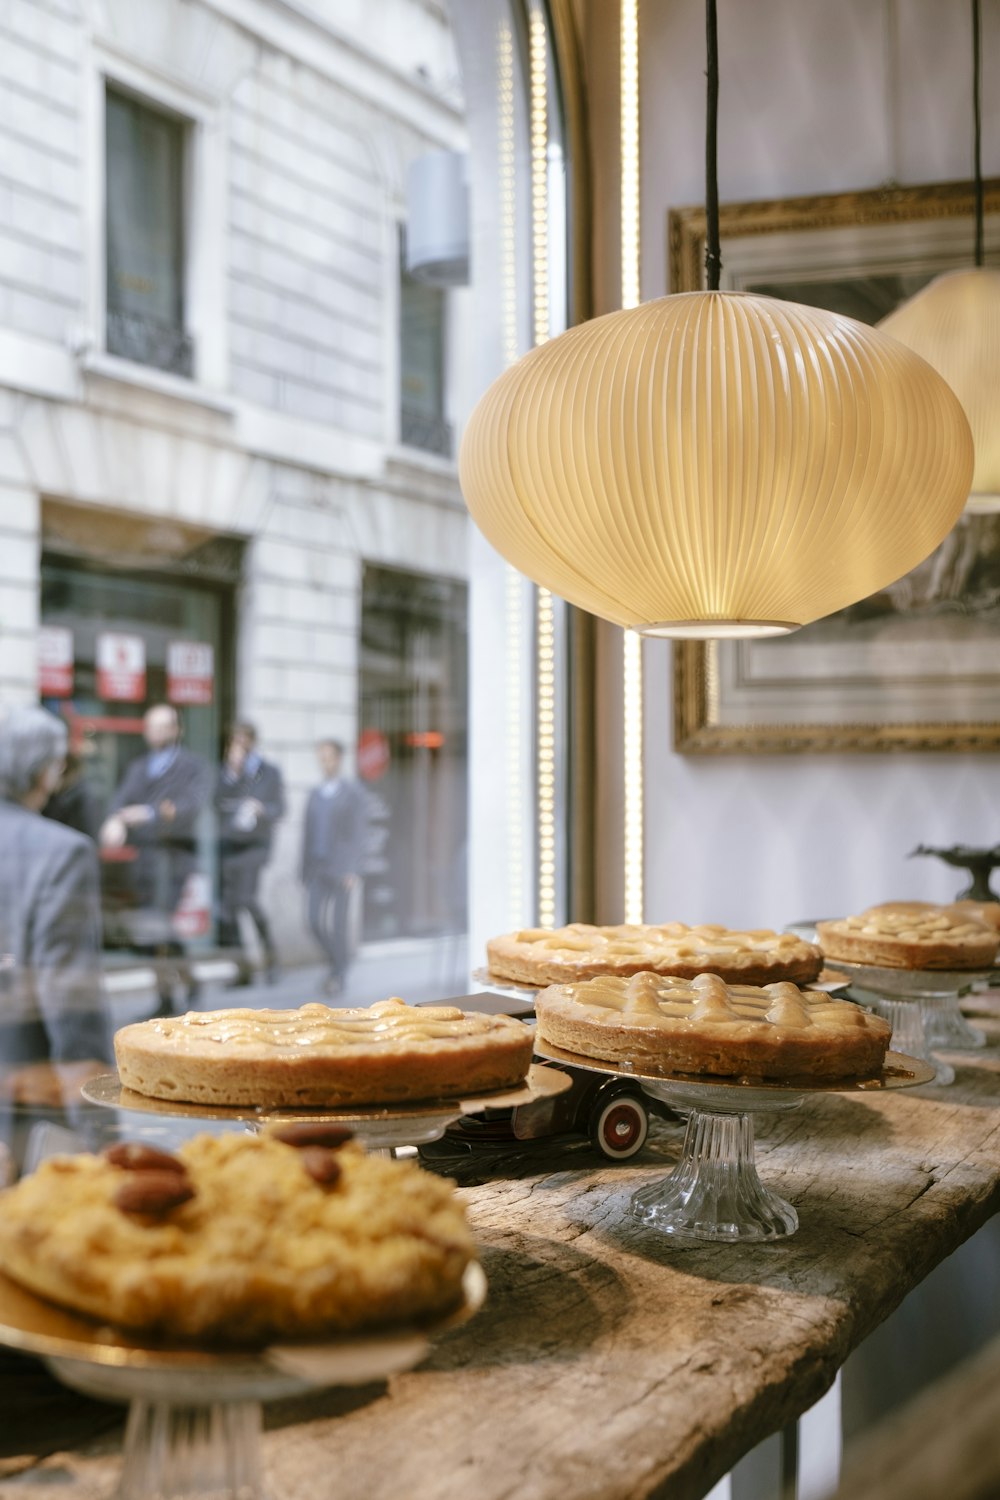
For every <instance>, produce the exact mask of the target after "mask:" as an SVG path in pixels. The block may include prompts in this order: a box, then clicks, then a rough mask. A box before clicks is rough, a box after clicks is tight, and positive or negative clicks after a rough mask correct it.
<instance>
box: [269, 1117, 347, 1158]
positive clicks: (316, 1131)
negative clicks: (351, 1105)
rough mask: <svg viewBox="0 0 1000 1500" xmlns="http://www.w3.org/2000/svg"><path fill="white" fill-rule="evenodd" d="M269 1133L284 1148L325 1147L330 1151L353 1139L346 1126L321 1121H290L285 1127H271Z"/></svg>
mask: <svg viewBox="0 0 1000 1500" xmlns="http://www.w3.org/2000/svg"><path fill="white" fill-rule="evenodd" d="M269 1133H270V1135H272V1136H273V1137H274V1139H275V1140H276V1141H284V1143H285V1145H286V1146H326V1147H327V1149H328V1150H331V1151H335V1150H336V1149H337V1147H338V1146H343V1145H344V1143H345V1142H346V1141H350V1140H353V1139H354V1131H353V1130H348V1128H347V1126H346V1125H333V1124H330V1123H329V1122H324V1121H323V1120H290V1121H289V1122H288V1124H287V1125H272V1126H271V1128H270V1132H269Z"/></svg>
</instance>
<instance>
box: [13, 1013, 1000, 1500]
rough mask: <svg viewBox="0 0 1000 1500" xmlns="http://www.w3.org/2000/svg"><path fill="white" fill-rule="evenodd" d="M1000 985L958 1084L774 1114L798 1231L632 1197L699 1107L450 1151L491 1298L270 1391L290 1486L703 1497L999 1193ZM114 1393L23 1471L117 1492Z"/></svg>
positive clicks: (270, 1436)
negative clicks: (398, 1364)
mask: <svg viewBox="0 0 1000 1500" xmlns="http://www.w3.org/2000/svg"><path fill="white" fill-rule="evenodd" d="M997 1004H998V1002H997V1001H996V1000H994V999H993V998H992V997H991V998H990V999H986V1000H980V999H977V1001H976V1003H975V1005H974V1007H973V1008H974V1009H975V1010H976V1011H977V1013H978V1015H979V1017H980V1018H982V1017H983V1015H984V1013H985V1015H986V1016H987V1020H986V1023H985V1024H986V1029H987V1031H988V1033H989V1035H990V1046H989V1047H988V1048H987V1049H986V1050H985V1051H983V1052H980V1053H972V1054H961V1055H960V1054H952V1055H951V1060H952V1061H953V1062H954V1063H955V1065H956V1069H957V1078H956V1082H955V1083H954V1084H953V1085H951V1086H949V1087H946V1088H942V1087H931V1086H929V1087H925V1088H922V1089H919V1090H913V1091H902V1092H897V1093H892V1094H887V1095H883V1096H877V1095H859V1094H854V1095H832V1096H831V1095H827V1096H816V1097H814V1098H812V1099H810V1100H809V1101H808V1102H807V1103H806V1104H805V1105H804V1106H803V1108H802V1109H800V1110H798V1111H797V1112H795V1113H792V1114H787V1115H784V1116H772V1117H769V1118H766V1119H760V1120H758V1130H757V1135H758V1150H757V1155H758V1166H759V1170H760V1174H761V1176H762V1178H763V1179H764V1181H765V1182H766V1183H768V1184H769V1185H770V1186H772V1187H774V1188H775V1189H776V1190H777V1191H778V1192H779V1193H781V1194H782V1195H783V1196H784V1197H786V1198H788V1199H790V1200H791V1202H792V1203H794V1204H795V1206H796V1208H797V1209H798V1212H799V1217H800V1229H799V1232H798V1233H797V1234H796V1235H795V1236H793V1237H792V1238H791V1239H789V1240H787V1241H785V1242H783V1243H780V1244H775V1245H764V1246H752V1247H749V1246H746V1247H738V1246H701V1247H696V1248H680V1247H677V1246H675V1245H672V1244H671V1243H670V1242H669V1241H668V1240H666V1239H665V1238H664V1237H662V1236H659V1235H657V1234H656V1233H655V1232H652V1231H649V1230H646V1229H644V1228H642V1227H640V1226H639V1225H638V1224H635V1223H633V1222H632V1221H631V1219H630V1218H629V1216H628V1213H627V1207H628V1202H629V1198H630V1196H631V1194H632V1193H633V1192H634V1191H635V1190H636V1188H638V1187H640V1186H643V1185H645V1184H647V1183H648V1182H650V1181H651V1180H653V1179H654V1178H655V1177H656V1176H657V1175H658V1174H659V1175H662V1174H663V1173H664V1172H665V1171H667V1170H668V1169H669V1168H670V1167H671V1166H672V1165H673V1163H674V1162H675V1161H676V1159H677V1156H678V1153H679V1149H680V1144H681V1137H682V1127H681V1126H680V1125H679V1124H672V1123H668V1122H661V1121H657V1122H654V1125H653V1127H652V1129H651V1133H650V1139H649V1142H648V1143H647V1146H646V1147H645V1148H644V1150H643V1152H642V1153H641V1154H640V1156H639V1157H638V1158H637V1159H636V1162H635V1163H630V1164H627V1165H625V1166H617V1167H610V1166H604V1165H602V1164H601V1163H600V1160H599V1158H597V1157H596V1156H595V1155H594V1154H593V1153H592V1152H591V1151H590V1149H589V1147H587V1146H586V1145H585V1144H583V1143H581V1142H578V1141H575V1142H569V1141H564V1142H562V1143H557V1144H553V1143H549V1144H547V1145H545V1146H544V1147H539V1146H537V1145H536V1146H534V1147H523V1146H517V1147H514V1146H511V1147H510V1148H500V1149H498V1150H493V1151H491V1152H490V1153H489V1154H479V1155H477V1156H476V1157H474V1158H473V1157H471V1156H470V1157H465V1158H454V1157H452V1158H450V1159H448V1160H446V1161H438V1162H437V1164H436V1165H437V1168H438V1169H441V1170H451V1171H452V1172H453V1175H455V1176H457V1177H458V1178H459V1180H460V1181H461V1182H462V1183H463V1184H464V1185H463V1196H464V1197H465V1198H466V1200H467V1202H468V1206H469V1211H470V1216H471V1219H472V1223H473V1226H474V1229H475V1232H476V1235H477V1237H478V1240H479V1243H480V1246H481V1251H482V1260H483V1264H484V1266H485V1269H486V1273H487V1276H488V1277H489V1282H490V1292H489V1297H488V1300H487V1303H486V1306H485V1308H484V1309H483V1311H482V1312H481V1313H480V1314H479V1315H478V1316H477V1317H476V1318H475V1319H473V1320H472V1322H471V1323H469V1324H468V1325H467V1326H466V1327H465V1328H463V1329H461V1330H459V1331H457V1332H456V1333H454V1334H452V1335H449V1336H448V1337H446V1338H444V1339H442V1340H441V1341H440V1342H439V1343H438V1344H437V1345H436V1347H435V1348H434V1350H433V1351H432V1354H431V1357H430V1358H429V1359H428V1360H427V1361H426V1362H425V1363H424V1364H423V1365H422V1366H421V1367H420V1368H419V1369H418V1370H415V1371H412V1372H410V1373H408V1374H405V1375H401V1376H398V1377H395V1378H393V1379H392V1380H390V1381H388V1382H387V1383H381V1384H378V1385H375V1386H371V1387H366V1388H363V1389H359V1390H353V1391H331V1392H325V1393H322V1394H320V1395H317V1396H315V1397H312V1398H310V1399H308V1400H301V1401H297V1402H294V1403H284V1404H278V1405H275V1406H273V1407H271V1408H269V1409H268V1412H267V1414H266V1429H267V1430H266V1432H265V1437H264V1459H265V1465H266V1467H267V1471H268V1476H269V1480H270V1484H271V1488H272V1492H273V1494H274V1495H276V1496H281V1497H284V1500H316V1497H320V1496H322V1497H324V1500H327V1497H329V1500H347V1497H352V1500H354V1497H359V1496H363V1497H365V1500H470V1497H474V1500H652V1497H662V1500H666V1497H669V1500H694V1497H697V1496H700V1495H702V1494H704V1492H705V1491H706V1490H707V1489H708V1488H709V1486H710V1485H711V1484H712V1483H714V1482H715V1480H716V1479H718V1478H719V1477H720V1476H721V1475H722V1474H724V1473H725V1472H726V1471H727V1470H728V1469H729V1468H731V1467H732V1465H733V1464H734V1463H735V1462H736V1461H737V1460H738V1459H739V1458H740V1457H741V1456H742V1455H743V1454H744V1453H746V1452H747V1451H748V1450H749V1449H750V1448H751V1447H753V1446H754V1445H755V1444H756V1443H758V1442H759V1441H760V1440H761V1439H763V1438H764V1437H766V1436H767V1435H768V1434H769V1433H771V1432H773V1431H776V1430H777V1429H779V1428H781V1427H783V1426H784V1425H785V1424H786V1423H788V1422H790V1421H792V1420H793V1419H794V1418H795V1417H797V1416H798V1415H799V1414H800V1413H801V1412H802V1411H804V1410H805V1409H806V1408H807V1407H809V1406H810V1405H812V1403H813V1402H814V1401H815V1400H816V1399H817V1398H818V1397H819V1396H820V1395H822V1394H823V1392H824V1391H825V1390H826V1389H827V1387H828V1386H829V1385H830V1384H831V1382H832V1380H833V1378H834V1375H835V1373H836V1371H837V1369H838V1368H839V1367H840V1365H841V1364H842V1363H843V1362H844V1360H845V1359H846V1357H847V1355H848V1354H849V1353H850V1352H851V1350H852V1349H854V1348H855V1347H856V1346H857V1344H859V1343H860V1342H861V1340H862V1339H863V1338H864V1337H865V1335H866V1334H867V1333H868V1332H869V1331H870V1330H871V1329H872V1328H873V1327H874V1326H875V1325H876V1324H877V1323H879V1322H880V1321H881V1320H882V1319H883V1318H885V1317H886V1316H887V1315H888V1314H889V1313H890V1312H891V1311H892V1310H893V1308H894V1307H896V1305H897V1304H898V1303H899V1302H900V1301H901V1300H902V1299H903V1297H904V1296H905V1295H906V1294H907V1293H908V1292H909V1291H910V1290H911V1289H912V1288H913V1287H915V1286H916V1285H917V1284H918V1283H919V1282H920V1281H921V1280H922V1278H923V1277H924V1276H926V1275H927V1273H928V1272H929V1271H930V1270H931V1269H932V1268H933V1267H934V1266H935V1265H937V1264H938V1262H940V1261H941V1260H942V1259H944V1257H945V1256H947V1255H949V1254H950V1253H951V1252H952V1251H953V1250H954V1249H956V1248H957V1246H958V1245H960V1244H961V1243H962V1242H963V1241H964V1240H965V1239H966V1238H968V1237H969V1236H970V1235H971V1234H973V1233H974V1232H975V1231H976V1230H977V1229H978V1228H979V1227H980V1225H982V1224H983V1223H984V1222H985V1221H986V1219H987V1218H988V1217H989V1216H990V1215H991V1214H992V1213H994V1212H995V1211H996V1209H997V1208H998V1207H1000V1018H998V1009H997ZM21 1399H22V1396H21V1392H20V1390H19V1389H18V1387H17V1386H16V1385H15V1386H13V1388H11V1389H9V1392H8V1393H7V1394H6V1396H5V1416H6V1418H7V1420H8V1423H9V1425H10V1429H11V1431H12V1432H14V1431H16V1430H17V1429H18V1424H19V1420H20V1418H19V1402H20V1401H21ZM24 1399H25V1401H27V1400H29V1398H28V1397H25V1398H24ZM73 1410H74V1408H73V1407H72V1405H70V1406H69V1412H72V1411H73ZM91 1410H92V1412H93V1413H94V1414H95V1415H94V1416H93V1417H92V1418H91V1420H92V1421H93V1424H94V1425H93V1427H92V1429H91V1430H92V1431H93V1432H94V1434H95V1439H94V1441H93V1442H92V1443H90V1444H88V1443H87V1442H86V1441H84V1440H82V1437H81V1431H80V1426H81V1424H80V1420H79V1413H77V1416H76V1418H75V1419H73V1418H72V1417H71V1416H70V1415H68V1414H67V1404H66V1403H65V1402H64V1403H63V1404H62V1407H61V1408H60V1407H59V1405H58V1403H54V1404H53V1409H52V1421H51V1424H50V1425H49V1427H48V1428H47V1430H46V1432H45V1434H44V1436H42V1435H41V1434H40V1433H39V1431H38V1427H39V1424H38V1423H37V1422H36V1423H35V1424H34V1426H33V1427H32V1428H31V1435H30V1439H29V1438H27V1437H26V1438H25V1441H24V1442H23V1443H22V1444H21V1447H20V1457H19V1459H18V1461H17V1462H16V1464H14V1465H13V1469H16V1470H17V1472H13V1471H12V1468H10V1467H9V1468H8V1470H7V1474H8V1478H7V1479H6V1480H0V1493H2V1494H4V1495H8V1494H9V1495H12V1496H19V1495H21V1494H22V1493H23V1494H24V1496H25V1497H27V1495H29V1494H30V1495H31V1497H32V1500H38V1497H52V1500H55V1497H56V1496H58V1497H59V1500H91V1497H93V1500H96V1497H98V1496H103V1495H105V1494H106V1493H107V1492H108V1490H109V1487H110V1486H111V1484H112V1480H113V1473H114V1469H115V1466H116V1463H117V1461H118V1456H117V1450H116V1440H109V1438H108V1436H107V1434H106V1432H103V1431H100V1429H101V1428H102V1427H103V1426H105V1425H106V1420H107V1409H102V1408H99V1407H97V1406H92V1408H91ZM84 1425H85V1424H84ZM25 1427H26V1429H27V1423H26V1424H25ZM31 1444H34V1448H33V1449H31ZM2 1472H3V1471H2V1470H0V1473H2Z"/></svg>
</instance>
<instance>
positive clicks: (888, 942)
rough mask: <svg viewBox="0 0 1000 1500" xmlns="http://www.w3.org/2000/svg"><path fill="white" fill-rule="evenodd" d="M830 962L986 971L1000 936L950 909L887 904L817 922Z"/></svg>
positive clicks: (916, 903) (903, 902)
mask: <svg viewBox="0 0 1000 1500" xmlns="http://www.w3.org/2000/svg"><path fill="white" fill-rule="evenodd" d="M816 936H817V938H818V939H819V943H820V946H821V947H822V949H823V952H824V953H825V954H826V956H827V957H828V958H832V959H834V960H837V959H839V960H842V961H844V962H846V963H856V964H873V965H875V966H876V967H880V968H886V969H984V968H989V966H990V965H991V964H992V963H993V961H994V959H995V958H996V952H997V943H998V941H1000V934H998V933H997V932H996V931H995V930H994V929H993V928H991V927H987V926H986V925H985V924H984V923H982V922H977V921H975V920H973V919H972V918H970V917H968V916H966V915H965V914H964V913H963V912H956V911H955V910H954V909H953V908H951V907H945V906H933V905H931V904H930V903H924V902H918V901H896V902H886V903H884V904H883V905H881V906H873V907H869V909H868V910H867V911H863V912H860V913H859V914H858V915H857V916H852V917H841V918H840V919H839V920H837V921H835V922H817V923H816Z"/></svg>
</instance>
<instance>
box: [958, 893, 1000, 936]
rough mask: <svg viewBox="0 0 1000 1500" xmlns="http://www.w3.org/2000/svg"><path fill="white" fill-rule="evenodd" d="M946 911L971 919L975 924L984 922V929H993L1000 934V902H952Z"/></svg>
mask: <svg viewBox="0 0 1000 1500" xmlns="http://www.w3.org/2000/svg"><path fill="white" fill-rule="evenodd" d="M945 911H953V912H954V913H955V915H956V916H959V917H969V918H971V920H972V921H973V922H982V924H983V926H984V927H992V928H993V931H994V932H997V933H1000V901H951V902H949V904H948V905H947V906H946V907H945Z"/></svg>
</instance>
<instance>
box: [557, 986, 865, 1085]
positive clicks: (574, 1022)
mask: <svg viewBox="0 0 1000 1500" xmlns="http://www.w3.org/2000/svg"><path fill="white" fill-rule="evenodd" d="M535 1012H536V1015H537V1017H538V1034H539V1036H540V1037H542V1038H543V1039H544V1040H545V1041H547V1042H550V1043H551V1044H552V1045H553V1046H556V1047H561V1048H564V1049H565V1050H566V1051H568V1052H577V1053H580V1054H582V1055H583V1056H585V1057H594V1058H600V1059H603V1060H605V1061H608V1062H629V1063H632V1064H633V1065H634V1066H642V1065H644V1064H645V1065H649V1066H650V1067H651V1068H652V1069H654V1070H662V1071H664V1072H670V1073H693V1074H710V1075H714V1076H720V1075H721V1076H724V1077H744V1076H749V1077H759V1078H802V1077H809V1078H817V1079H822V1078H850V1077H869V1076H871V1075H873V1074H876V1073H878V1072H879V1070H880V1069H881V1067H882V1064H883V1062H884V1061H885V1053H886V1049H887V1047H888V1045H889V1038H890V1036H891V1034H892V1031H891V1027H890V1026H889V1024H888V1022H887V1021H883V1020H882V1019H881V1017H879V1016H874V1015H871V1014H869V1013H868V1012H867V1011H864V1010H861V1009H860V1008H859V1007H858V1006H856V1005H852V1004H850V1003H849V1002H848V1001H846V1000H831V999H830V998H829V996H827V995H824V994H820V993H818V992H804V991H802V990H800V989H799V988H798V987H797V986H796V985H794V984H789V983H786V982H781V983H778V984H769V985H765V986H764V987H759V986H756V985H729V984H726V983H725V981H724V980H722V979H720V978H719V977H718V976H717V975H715V974H701V975H699V976H698V977H697V978H696V979H692V980H683V979H673V978H667V977H665V976H663V975H659V974H635V975H633V976H632V977H631V978H629V979H623V978H620V977H618V976H617V975H605V976H603V977H601V978H599V979H591V980H588V981H587V982H585V983H583V984H567V985H553V986H552V987H551V988H549V989H546V990H543V991H542V992H541V993H540V994H539V995H537V996H536V997H535Z"/></svg>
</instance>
